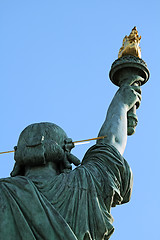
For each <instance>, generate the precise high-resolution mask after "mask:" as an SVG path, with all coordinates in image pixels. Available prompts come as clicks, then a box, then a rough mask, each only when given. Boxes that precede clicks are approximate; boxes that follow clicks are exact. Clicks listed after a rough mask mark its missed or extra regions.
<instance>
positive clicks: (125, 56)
mask: <svg viewBox="0 0 160 240" xmlns="http://www.w3.org/2000/svg"><path fill="white" fill-rule="evenodd" d="M140 39H141V37H139V36H138V32H137V29H136V27H134V28H133V29H132V31H131V33H130V35H129V36H125V37H124V39H123V45H122V47H121V48H120V50H119V54H118V59H117V60H115V61H114V62H113V64H112V66H111V70H110V72H109V77H110V80H111V81H112V83H114V84H115V85H117V86H119V87H121V86H122V85H124V84H129V85H137V86H142V85H143V84H145V83H146V82H147V81H148V79H149V75H150V73H149V70H148V68H147V64H146V63H145V62H144V61H143V60H142V58H141V49H140V47H139V43H140ZM138 107H139V106H138V104H136V105H134V106H133V108H132V109H130V111H128V113H127V120H128V126H127V127H128V128H127V129H128V130H127V134H128V135H132V134H134V133H135V127H133V124H131V122H132V121H134V123H135V126H136V125H137V122H138V118H137V115H136V109H137V108H138Z"/></svg>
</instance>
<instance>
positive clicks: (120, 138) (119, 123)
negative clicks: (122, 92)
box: [97, 95, 127, 154]
mask: <svg viewBox="0 0 160 240" xmlns="http://www.w3.org/2000/svg"><path fill="white" fill-rule="evenodd" d="M105 135H106V136H107V137H106V138H104V139H103V140H97V142H98V141H99V142H100V141H101V142H102V141H103V142H106V143H108V144H110V145H113V146H114V147H115V148H116V149H117V150H118V151H119V152H120V153H121V154H123V152H124V150H125V146H126V142H127V106H126V105H125V104H124V103H123V102H122V101H121V100H120V98H119V97H118V96H116V95H115V97H114V98H113V100H112V102H111V104H110V106H109V109H108V111H107V116H106V119H105V121H104V123H103V125H102V127H101V129H100V132H99V136H105Z"/></svg>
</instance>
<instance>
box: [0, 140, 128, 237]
mask: <svg viewBox="0 0 160 240" xmlns="http://www.w3.org/2000/svg"><path fill="white" fill-rule="evenodd" d="M131 191H132V172H131V169H130V167H129V165H128V163H127V162H126V160H125V159H124V158H123V157H122V156H121V155H120V153H119V152H118V151H117V150H116V149H115V148H114V147H113V146H110V145H107V144H96V145H94V146H92V147H91V148H90V149H89V150H88V151H87V153H86V154H85V156H84V158H83V161H82V164H81V166H79V167H77V168H75V169H74V170H73V171H70V172H69V173H62V174H59V175H57V176H54V177H53V178H52V179H50V180H48V179H47V180H45V179H43V181H40V180H39V179H38V180H36V179H30V178H27V177H25V176H16V177H9V178H5V179H1V180H0V239H3V240H5V239H6V240H62V239H63V240H64V239H66V240H107V239H109V237H110V236H111V234H112V233H113V231H114V228H113V225H112V223H113V218H112V216H111V213H110V209H111V207H113V206H116V205H117V204H123V203H126V202H128V201H129V200H130V196H131Z"/></svg>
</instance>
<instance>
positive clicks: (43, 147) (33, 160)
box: [11, 122, 76, 176]
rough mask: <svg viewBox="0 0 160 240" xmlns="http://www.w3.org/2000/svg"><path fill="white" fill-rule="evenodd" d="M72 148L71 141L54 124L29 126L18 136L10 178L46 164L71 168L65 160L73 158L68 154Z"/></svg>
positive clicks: (44, 123) (45, 123) (46, 123)
mask: <svg viewBox="0 0 160 240" xmlns="http://www.w3.org/2000/svg"><path fill="white" fill-rule="evenodd" d="M73 147H74V144H73V143H72V140H71V139H69V138H68V137H67V134H66V133H65V132H64V130H63V129H62V128H60V127H59V126H57V125H56V124H54V123H48V122H42V123H34V124H31V125H29V126H28V127H26V128H25V129H24V130H23V131H22V132H21V134H20V136H19V140H18V144H17V146H16V147H15V155H14V159H15V161H16V163H15V167H14V169H13V171H12V173H11V176H16V175H24V171H25V167H27V166H40V165H45V164H46V163H47V162H54V163H56V164H57V166H58V167H59V169H60V168H71V164H70V163H69V161H67V160H66V158H69V157H70V158H72V157H73V155H72V157H71V154H70V150H71V149H72V148H73ZM73 158H74V157H73ZM75 158H76V157H75ZM72 162H73V161H72ZM62 166H63V167H62Z"/></svg>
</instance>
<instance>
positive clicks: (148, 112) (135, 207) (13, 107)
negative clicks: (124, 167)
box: [0, 0, 160, 240]
mask: <svg viewBox="0 0 160 240" xmlns="http://www.w3.org/2000/svg"><path fill="white" fill-rule="evenodd" d="M159 12H160V2H159V1H158V0H157V1H154V0H153V1H144V0H142V1H137V0H135V1H132V2H131V1H118V0H117V1H115V0H112V1H107V0H81V1H76V0H67V1H65V0H59V1H54V0H45V1H42V0H27V1H20V0H14V1H12V0H10V1H9V0H5V1H0V31H1V32H0V35H1V37H0V49H1V50H0V79H1V91H0V92H1V94H0V106H1V118H0V123H1V125H0V136H1V137H0V151H5V150H12V149H13V146H15V145H16V144H17V139H18V136H19V134H20V132H21V131H22V130H23V129H24V128H25V127H26V126H27V125H29V124H30V123H34V122H42V121H48V122H54V123H56V124H58V125H60V126H61V127H62V128H63V129H64V130H65V131H66V132H67V134H68V136H69V137H71V138H72V139H73V140H79V139H85V138H90V137H95V136H96V135H97V134H98V131H99V129H100V127H101V125H102V123H103V121H104V118H105V115H106V111H107V108H108V106H109V103H110V101H111V99H112V97H113V96H114V93H115V92H116V91H117V87H116V86H114V85H113V84H112V83H111V82H110V80H109V77H108V74H109V70H110V66H111V64H112V62H113V61H114V60H115V59H116V58H117V54H118V51H119V48H120V47H121V44H122V39H123V37H124V36H125V35H126V34H127V35H128V34H129V33H130V31H131V29H132V28H133V27H134V26H137V29H138V31H139V34H140V35H141V36H142V40H141V44H140V45H141V49H142V59H143V60H145V61H146V62H147V65H148V68H149V70H150V72H151V77H150V80H149V82H148V83H146V84H145V85H144V86H143V87H142V103H141V107H140V108H139V109H138V111H137V115H138V118H139V123H138V126H137V129H136V134H135V135H133V136H131V137H129V138H128V143H127V148H126V150H125V154H124V157H125V158H126V160H127V161H128V162H129V164H130V166H131V168H132V170H133V174H134V188H133V194H132V198H131V201H130V203H128V204H125V205H122V206H118V207H116V208H115V209H113V210H112V215H113V217H114V219H115V221H114V226H115V233H114V234H113V236H112V237H111V240H128V239H129V240H135V239H136V240H137V239H145V240H150V239H152V240H159V239H160V231H159V218H160V203H159V202H160V188H159V184H160V179H159V178H160V177H159V169H160V157H159V151H158V148H159V143H160V141H159V136H160V128H159V119H160V110H159V109H160V108H159V103H160V101H159V95H160V79H159V74H160V64H159V61H160V60H159V59H160V58H159V54H160V44H159V39H160V31H159V29H160V28H159V25H160V17H159V16H160V13H159ZM92 144H94V143H92ZM89 146H91V144H90V145H85V146H77V147H76V148H75V149H74V150H73V153H74V154H75V155H77V156H78V157H79V158H80V159H82V157H83V155H84V153H85V151H86V150H87V148H88V147H89ZM13 164H14V160H13V154H12V153H11V154H4V155H0V177H1V178H2V177H8V176H9V173H10V171H11V170H12V167H13Z"/></svg>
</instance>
